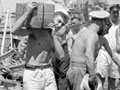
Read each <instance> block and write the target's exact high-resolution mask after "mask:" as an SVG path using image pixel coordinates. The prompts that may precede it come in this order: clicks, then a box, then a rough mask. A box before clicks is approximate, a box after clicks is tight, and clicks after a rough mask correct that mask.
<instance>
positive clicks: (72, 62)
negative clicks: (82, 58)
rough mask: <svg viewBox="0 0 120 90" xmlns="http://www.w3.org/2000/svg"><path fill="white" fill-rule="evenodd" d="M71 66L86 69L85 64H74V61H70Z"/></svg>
mask: <svg viewBox="0 0 120 90" xmlns="http://www.w3.org/2000/svg"><path fill="white" fill-rule="evenodd" d="M71 66H74V67H83V68H86V64H85V63H84V62H75V61H71Z"/></svg>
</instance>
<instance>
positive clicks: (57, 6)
mask: <svg viewBox="0 0 120 90" xmlns="http://www.w3.org/2000/svg"><path fill="white" fill-rule="evenodd" d="M47 3H49V4H53V5H55V11H54V12H55V13H56V12H62V13H64V14H65V15H67V16H69V13H68V12H69V9H68V8H67V7H65V6H62V5H61V4H58V3H55V2H53V1H52V0H49V1H48V2H47Z"/></svg>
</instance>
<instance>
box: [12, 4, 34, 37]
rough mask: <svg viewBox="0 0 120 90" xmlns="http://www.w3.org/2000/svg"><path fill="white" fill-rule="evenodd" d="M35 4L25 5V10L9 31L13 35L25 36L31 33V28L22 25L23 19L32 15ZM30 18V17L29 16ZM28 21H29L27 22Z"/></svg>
mask: <svg viewBox="0 0 120 90" xmlns="http://www.w3.org/2000/svg"><path fill="white" fill-rule="evenodd" d="M35 7H36V6H35V4H33V3H30V4H28V5H27V10H26V12H25V13H24V14H23V16H21V17H20V18H19V19H18V20H17V21H16V22H15V24H14V26H13V28H12V30H11V32H12V33H13V34H14V35H18V36H25V35H28V34H31V30H29V29H28V28H26V27H23V25H24V23H25V21H26V20H27V19H28V18H29V17H30V16H31V15H32V12H33V10H35ZM29 19H30V18H29ZM29 23H30V22H29Z"/></svg>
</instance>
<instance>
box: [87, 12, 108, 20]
mask: <svg viewBox="0 0 120 90" xmlns="http://www.w3.org/2000/svg"><path fill="white" fill-rule="evenodd" d="M89 15H90V16H91V17H92V18H98V19H104V18H108V17H109V16H110V14H109V12H107V11H105V10H98V11H92V12H90V13H89Z"/></svg>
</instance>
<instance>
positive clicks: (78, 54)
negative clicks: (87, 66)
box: [71, 28, 100, 63]
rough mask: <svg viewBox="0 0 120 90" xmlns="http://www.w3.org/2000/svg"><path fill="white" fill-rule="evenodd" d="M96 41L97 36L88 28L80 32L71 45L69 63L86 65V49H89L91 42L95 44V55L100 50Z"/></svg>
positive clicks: (97, 39)
mask: <svg viewBox="0 0 120 90" xmlns="http://www.w3.org/2000/svg"><path fill="white" fill-rule="evenodd" d="M98 41H99V38H98V35H97V34H96V33H94V32H91V30H90V28H87V29H86V30H85V31H83V32H81V33H80V34H79V35H78V38H77V39H76V41H75V43H74V45H73V49H72V54H71V61H75V62H80V63H86V49H87V48H89V44H90V43H92V42H93V43H95V47H94V49H95V53H97V52H98V51H99V49H100V44H99V42H98Z"/></svg>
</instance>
